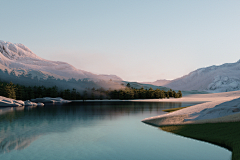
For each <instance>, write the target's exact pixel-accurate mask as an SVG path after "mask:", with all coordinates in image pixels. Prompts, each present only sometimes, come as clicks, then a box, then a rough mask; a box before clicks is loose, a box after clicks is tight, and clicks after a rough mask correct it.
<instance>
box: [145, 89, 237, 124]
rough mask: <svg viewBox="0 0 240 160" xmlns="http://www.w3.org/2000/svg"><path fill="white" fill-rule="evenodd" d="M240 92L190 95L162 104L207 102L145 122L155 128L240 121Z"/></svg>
mask: <svg viewBox="0 0 240 160" xmlns="http://www.w3.org/2000/svg"><path fill="white" fill-rule="evenodd" d="M239 97H240V91H233V92H223V93H213V94H196V95H188V96H186V97H182V98H178V99H163V100H160V101H162V102H205V103H202V104H198V105H194V106H191V107H187V108H184V109H181V110H178V111H175V112H171V113H168V114H164V115H160V116H155V117H150V118H146V119H144V120H143V122H145V123H148V124H152V125H155V126H163V125H181V124H190V123H216V122H231V121H240V98H239Z"/></svg>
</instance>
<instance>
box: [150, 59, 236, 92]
mask: <svg viewBox="0 0 240 160" xmlns="http://www.w3.org/2000/svg"><path fill="white" fill-rule="evenodd" d="M155 82H157V81H155ZM155 82H153V83H151V84H154V83H155ZM163 86H164V87H168V88H172V89H175V90H185V91H191V90H198V91H208V92H227V91H236V90H240V60H239V61H237V62H235V63H225V64H222V65H219V66H216V65H213V66H209V67H205V68H199V69H197V70H195V71H193V72H190V73H189V74H188V75H185V76H183V77H180V78H177V79H174V80H171V81H168V82H167V84H165V85H163Z"/></svg>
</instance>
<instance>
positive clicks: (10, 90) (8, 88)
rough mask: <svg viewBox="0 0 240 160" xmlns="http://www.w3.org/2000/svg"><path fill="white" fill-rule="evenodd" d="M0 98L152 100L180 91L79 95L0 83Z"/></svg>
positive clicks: (87, 92)
mask: <svg viewBox="0 0 240 160" xmlns="http://www.w3.org/2000/svg"><path fill="white" fill-rule="evenodd" d="M0 96H4V97H7V98H12V99H18V100H30V99H34V98H42V97H53V98H55V97H62V98H63V99H68V100H87V99H92V100H94V99H154V98H169V97H174V98H180V97H182V93H181V91H178V92H177V93H176V92H175V91H173V90H171V89H170V90H169V91H164V90H160V89H156V90H153V89H152V88H150V89H144V88H141V89H135V88H132V87H131V86H130V84H128V85H127V86H126V87H124V88H122V89H120V90H111V89H108V90H105V89H104V88H99V89H95V88H92V89H90V88H87V89H86V90H84V92H82V93H79V92H78V91H76V89H75V88H73V89H71V90H70V89H65V90H61V89H59V88H58V87H56V86H53V87H44V86H33V87H32V86H24V85H18V84H17V85H15V84H13V83H12V82H10V83H6V82H0Z"/></svg>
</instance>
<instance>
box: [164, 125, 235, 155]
mask: <svg viewBox="0 0 240 160" xmlns="http://www.w3.org/2000/svg"><path fill="white" fill-rule="evenodd" d="M160 128H161V129H162V130H164V131H167V132H171V133H175V134H178V135H181V136H184V137H189V138H193V139H197V140H201V141H205V142H210V143H213V144H216V145H219V146H222V147H225V148H227V149H229V150H230V151H232V159H233V160H239V159H240V122H228V123H207V124H188V125H179V126H163V127H160Z"/></svg>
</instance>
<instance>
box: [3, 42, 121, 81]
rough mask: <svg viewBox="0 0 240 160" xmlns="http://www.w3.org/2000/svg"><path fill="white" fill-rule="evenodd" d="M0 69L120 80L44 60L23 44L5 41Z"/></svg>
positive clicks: (64, 76) (69, 76) (79, 77)
mask: <svg viewBox="0 0 240 160" xmlns="http://www.w3.org/2000/svg"><path fill="white" fill-rule="evenodd" d="M0 69H2V70H5V69H7V70H9V69H15V72H18V71H19V70H25V72H28V71H31V72H33V74H34V72H36V73H35V74H34V75H35V76H38V74H40V75H41V74H44V75H48V76H53V77H55V78H65V79H69V78H75V79H84V78H88V79H92V80H110V79H112V80H117V81H121V80H122V79H121V78H120V77H118V76H115V75H96V74H93V73H91V72H87V71H83V70H80V69H77V68H75V67H74V66H72V65H70V64H68V63H65V62H59V61H50V60H46V59H43V58H41V57H38V56H37V55H36V54H34V53H33V52H32V51H31V50H30V49H29V48H27V47H26V46H24V45H23V44H13V43H11V42H5V41H0ZM16 74H18V73H16ZM40 75H39V76H40ZM40 77H41V76H40ZM43 77H44V76H43Z"/></svg>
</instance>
